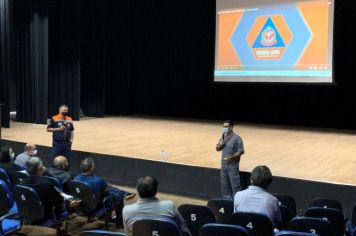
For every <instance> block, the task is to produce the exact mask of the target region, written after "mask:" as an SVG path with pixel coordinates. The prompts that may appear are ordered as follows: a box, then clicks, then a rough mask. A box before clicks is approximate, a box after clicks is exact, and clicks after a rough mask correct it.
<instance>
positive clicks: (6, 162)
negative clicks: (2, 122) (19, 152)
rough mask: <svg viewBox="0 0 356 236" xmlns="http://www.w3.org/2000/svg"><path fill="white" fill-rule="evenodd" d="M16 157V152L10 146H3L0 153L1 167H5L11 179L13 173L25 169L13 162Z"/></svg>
mask: <svg viewBox="0 0 356 236" xmlns="http://www.w3.org/2000/svg"><path fill="white" fill-rule="evenodd" d="M14 157H15V153H14V152H13V150H12V148H10V147H1V154H0V168H2V169H4V170H5V171H6V172H7V174H8V175H9V177H10V179H11V180H12V179H13V173H14V172H17V171H21V170H23V169H22V168H21V167H20V166H18V165H16V164H14V163H12V160H13V159H14Z"/></svg>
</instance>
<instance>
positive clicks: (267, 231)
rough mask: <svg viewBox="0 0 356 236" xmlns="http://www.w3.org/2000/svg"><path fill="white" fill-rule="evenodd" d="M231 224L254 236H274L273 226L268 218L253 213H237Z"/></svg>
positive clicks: (233, 216)
mask: <svg viewBox="0 0 356 236" xmlns="http://www.w3.org/2000/svg"><path fill="white" fill-rule="evenodd" d="M230 224H234V225H239V226H242V227H244V228H245V229H246V230H247V231H248V232H249V234H250V235H253V236H272V235H273V225H272V222H271V220H270V219H269V218H268V216H266V215H264V214H259V213H252V212H235V213H234V214H232V216H231V219H230Z"/></svg>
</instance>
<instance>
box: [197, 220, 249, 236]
mask: <svg viewBox="0 0 356 236" xmlns="http://www.w3.org/2000/svg"><path fill="white" fill-rule="evenodd" d="M217 235H218V236H248V235H249V234H248V232H247V230H246V229H245V228H244V227H242V226H238V225H226V224H214V223H210V224H205V225H203V227H201V228H200V232H199V236H217Z"/></svg>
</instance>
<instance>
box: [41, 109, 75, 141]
mask: <svg viewBox="0 0 356 236" xmlns="http://www.w3.org/2000/svg"><path fill="white" fill-rule="evenodd" d="M62 125H64V126H65V130H64V131H55V132H53V141H56V142H69V141H70V139H71V137H72V132H73V130H74V126H73V122H72V118H70V117H69V116H66V117H65V118H64V117H63V116H62V115H61V114H58V115H55V116H52V118H51V119H50V120H49V123H48V126H47V128H59V127H61V126H62Z"/></svg>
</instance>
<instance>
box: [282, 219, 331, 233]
mask: <svg viewBox="0 0 356 236" xmlns="http://www.w3.org/2000/svg"><path fill="white" fill-rule="evenodd" d="M289 230H293V231H298V232H306V233H313V234H318V235H320V236H335V234H334V229H333V226H332V224H331V223H330V222H329V221H328V220H323V219H319V218H312V217H295V218H293V219H292V220H291V222H290V223H289Z"/></svg>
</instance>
